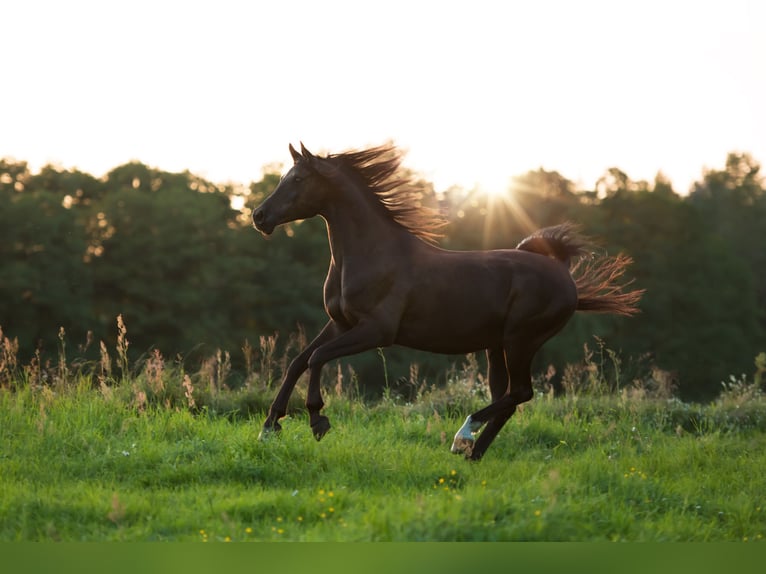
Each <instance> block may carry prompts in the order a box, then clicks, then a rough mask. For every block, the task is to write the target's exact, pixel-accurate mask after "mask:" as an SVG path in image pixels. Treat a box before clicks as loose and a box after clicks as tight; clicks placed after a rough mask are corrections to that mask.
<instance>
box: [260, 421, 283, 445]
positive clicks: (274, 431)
mask: <svg viewBox="0 0 766 574" xmlns="http://www.w3.org/2000/svg"><path fill="white" fill-rule="evenodd" d="M281 430H282V425H280V424H279V423H274V424H273V425H268V424H264V425H263V428H262V429H261V432H260V433H259V434H258V440H260V441H267V440H271V439H272V438H275V437H276V436H278V435H279V431H281Z"/></svg>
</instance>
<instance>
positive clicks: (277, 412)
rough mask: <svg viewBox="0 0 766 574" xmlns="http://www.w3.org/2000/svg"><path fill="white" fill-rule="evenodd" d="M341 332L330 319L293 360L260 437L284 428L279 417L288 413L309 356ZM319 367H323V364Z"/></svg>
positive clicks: (270, 408) (317, 374) (306, 366)
mask: <svg viewBox="0 0 766 574" xmlns="http://www.w3.org/2000/svg"><path fill="white" fill-rule="evenodd" d="M340 332H342V329H341V327H340V326H339V325H338V324H337V323H336V322H335V321H332V320H331V321H329V322H328V323H327V324H326V325H325V326H324V328H323V329H322V331H321V332H320V333H319V335H317V336H316V338H315V339H314V340H313V341H311V343H309V344H308V346H307V347H306V348H305V349H303V351H301V353H300V354H299V355H298V356H297V357H295V359H293V360H292V362H291V363H290V366H289V367H288V368H287V373H286V374H285V378H284V380H283V381H282V386H281V387H280V388H279V392H278V393H277V396H276V398H275V399H274V402H273V403H271V407H269V414H268V415H267V417H266V421H265V422H264V423H263V430H262V431H261V434H260V437H259V438H265V437H267V436H269V435H270V434H272V433H274V432H278V431H280V430H282V426H281V425H280V424H279V419H281V418H282V417H283V416H285V414H287V403H288V401H289V400H290V396H291V395H292V393H293V390H294V389H295V385H296V383H297V382H298V379H299V378H300V376H301V375H302V374H303V373H304V372H306V369H307V368H308V363H309V357H311V355H312V354H313V353H314V351H315V350H316V349H317V348H319V347H320V346H321V345H323V344H324V343H325V342H327V341H329V340H331V339H333V338H334V337H336V336H337V334H338V333H340ZM319 368H320V369H321V366H320V367H319ZM315 370H316V371H317V372H316V375H315V376H316V378H317V380H318V379H319V369H313V368H312V370H311V372H312V377H313V376H314V371H315ZM320 400H321V397H320ZM320 408H321V407H320Z"/></svg>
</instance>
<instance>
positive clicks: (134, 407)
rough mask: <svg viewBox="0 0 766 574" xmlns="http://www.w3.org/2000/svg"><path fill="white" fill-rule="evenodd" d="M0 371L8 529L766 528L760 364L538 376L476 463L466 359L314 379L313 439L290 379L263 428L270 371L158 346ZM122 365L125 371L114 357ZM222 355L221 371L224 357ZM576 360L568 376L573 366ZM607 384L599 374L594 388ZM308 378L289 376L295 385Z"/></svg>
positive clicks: (433, 536)
mask: <svg viewBox="0 0 766 574" xmlns="http://www.w3.org/2000/svg"><path fill="white" fill-rule="evenodd" d="M5 351H6V353H5V355H4V356H5V359H6V362H5V363H4V370H3V369H0V371H1V372H0V374H3V375H4V378H2V377H0V384H1V386H0V541H199V542H245V541H495V540H497V541H589V542H592V541H744V542H760V541H763V536H764V535H766V479H765V478H764V473H763V468H764V467H766V399H765V398H764V396H763V393H762V391H761V388H760V387H761V380H760V379H761V375H762V366H763V365H762V363H763V362H764V361H763V357H759V360H760V363H758V364H759V366H758V370H757V372H756V375H755V377H753V378H750V377H741V378H738V379H735V378H732V379H731V380H730V381H728V382H727V383H726V384H725V385H723V386H722V390H721V394H720V396H719V397H718V399H717V400H715V401H713V402H711V403H708V404H692V403H684V402H682V401H680V400H679V399H677V398H674V397H673V396H672V393H671V394H669V393H668V389H664V390H663V389H661V388H660V387H658V386H656V385H651V384H648V383H647V384H645V385H641V384H637V383H636V382H635V381H634V382H632V383H630V384H626V385H625V386H623V387H622V388H616V389H615V388H606V383H605V382H604V380H605V379H604V380H602V374H603V373H602V367H601V366H598V365H594V364H593V362H590V363H588V362H586V363H585V364H583V365H581V366H580V367H579V370H576V372H574V371H571V370H570V371H569V378H570V381H574V380H579V381H580V383H581V384H580V385H579V386H576V385H570V386H569V387H568V388H567V389H566V392H564V393H559V394H558V395H557V396H554V395H553V393H552V392H549V391H546V390H545V388H544V387H543V386H540V387H539V389H538V396H537V397H536V398H535V399H534V400H533V401H532V402H531V403H528V404H527V405H524V406H523V407H521V408H520V409H519V411H518V412H517V414H516V415H515V416H514V417H513V418H512V419H511V421H510V422H509V423H508V425H507V426H506V427H505V428H504V430H503V432H502V433H501V434H500V436H499V437H498V439H497V440H496V441H495V443H494V444H493V446H492V448H491V449H490V450H489V451H488V453H487V455H486V456H485V458H484V459H483V460H482V461H481V462H478V463H473V462H469V461H466V460H464V459H463V458H462V457H458V456H455V455H453V454H451V453H450V452H449V446H450V444H451V441H452V435H453V434H454V432H455V431H456V429H457V428H458V427H459V426H460V424H461V423H462V420H463V418H464V416H465V414H466V413H468V412H470V410H471V409H473V408H475V407H477V406H480V405H483V404H485V402H486V397H485V395H484V389H483V387H482V385H481V380H480V379H481V377H480V375H478V374H477V373H476V372H473V371H475V365H474V366H471V365H470V364H468V365H467V367H466V368H464V369H462V370H460V369H458V370H456V371H455V372H454V373H453V375H454V376H452V377H451V378H450V379H449V380H448V381H447V383H446V385H443V386H439V387H435V386H428V385H425V384H423V385H421V386H420V387H419V388H418V389H416V390H417V392H416V393H414V395H413V396H412V397H409V398H407V399H405V398H403V397H402V396H399V395H398V394H396V393H394V392H389V391H386V392H384V393H383V396H382V397H380V398H378V399H377V400H372V401H371V400H369V399H367V400H364V399H362V398H361V397H359V396H358V393H355V392H354V388H353V387H352V385H350V384H347V385H346V386H344V384H345V381H343V380H341V379H340V378H339V379H338V381H336V382H335V383H332V382H329V383H327V384H325V400H326V403H327V406H326V407H325V413H326V414H327V415H328V416H329V417H330V420H331V422H332V424H333V428H332V430H331V431H330V432H329V434H328V435H327V436H326V437H325V438H324V439H323V440H322V442H319V443H318V442H316V441H315V440H314V438H313V436H312V434H311V431H310V428H309V426H308V420H307V419H308V417H307V415H306V413H305V412H304V411H303V410H302V407H301V399H300V396H296V398H295V400H294V401H293V403H291V404H292V409H291V414H290V415H289V416H288V417H287V418H286V419H285V420H284V421H283V427H284V430H283V432H282V433H281V435H280V436H278V437H274V438H271V439H269V440H266V441H259V440H258V433H259V430H260V425H261V423H262V421H263V418H264V416H265V410H266V408H267V406H268V403H269V401H270V399H271V398H272V396H273V393H274V384H273V383H271V382H269V381H261V380H259V378H258V374H257V373H254V374H252V376H251V378H249V379H245V380H243V381H241V382H240V383H241V384H239V385H236V386H235V385H233V384H232V388H228V387H227V386H226V385H225V384H223V382H222V381H223V380H224V379H222V378H220V375H226V373H225V372H221V367H222V366H225V365H226V360H227V357H225V356H224V357H223V358H222V357H221V355H220V354H219V355H218V357H217V363H216V365H217V366H218V369H217V370H216V369H211V368H209V366H208V368H207V369H206V370H203V371H200V372H199V373H194V374H190V373H187V372H184V370H183V368H182V367H181V366H179V365H173V364H171V363H170V362H168V361H165V360H163V359H162V357H161V356H160V355H159V353H155V354H154V355H152V356H150V357H148V358H147V359H145V360H144V361H143V362H142V363H141V364H140V365H137V366H132V367H130V368H129V366H128V364H127V361H126V360H125V361H124V362H121V361H122V360H123V359H124V356H123V355H121V354H120V353H119V349H118V353H117V355H116V356H115V357H114V359H113V364H112V363H108V364H105V363H104V360H105V359H109V355H108V354H106V355H103V356H102V363H101V364H100V365H97V366H90V367H88V368H84V367H82V366H80V367H79V368H78V367H76V366H75V365H70V364H69V363H67V362H66V361H65V359H62V360H61V361H60V362H59V364H57V365H52V366H50V365H49V367H50V369H49V370H48V371H47V374H46V372H45V371H44V370H43V369H41V368H39V365H37V366H35V365H34V364H32V365H31V366H27V367H24V368H21V367H18V365H12V364H11V363H10V362H9V357H12V352H11V351H12V350H9V348H8V341H7V339H6V349H5ZM120 366H122V367H124V369H120V368H119V367H120ZM224 371H225V369H224ZM573 373H574V374H573ZM599 385H600V386H599ZM303 389H304V387H303V384H299V386H298V392H297V393H296V395H300V393H301V392H302V391H303Z"/></svg>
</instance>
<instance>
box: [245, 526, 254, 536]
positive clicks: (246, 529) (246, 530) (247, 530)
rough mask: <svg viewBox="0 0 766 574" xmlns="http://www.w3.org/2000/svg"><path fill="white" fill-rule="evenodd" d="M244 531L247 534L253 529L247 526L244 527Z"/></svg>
mask: <svg viewBox="0 0 766 574" xmlns="http://www.w3.org/2000/svg"><path fill="white" fill-rule="evenodd" d="M245 532H246V533H247V534H252V533H253V529H252V528H250V527H249V526H248V527H247V528H245Z"/></svg>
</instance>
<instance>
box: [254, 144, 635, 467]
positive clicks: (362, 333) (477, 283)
mask: <svg viewBox="0 0 766 574" xmlns="http://www.w3.org/2000/svg"><path fill="white" fill-rule="evenodd" d="M289 151H290V154H291V156H292V159H293V162H294V163H293V166H292V167H291V168H290V169H289V170H288V171H287V173H285V174H284V176H283V177H282V178H281V179H280V181H279V183H278V185H277V186H276V188H275V189H274V191H273V192H272V193H271V194H270V195H269V196H268V197H267V198H266V199H265V200H264V201H263V202H262V203H261V205H260V206H258V207H257V208H256V209H255V210H254V211H253V216H252V217H253V225H254V227H255V228H256V229H257V230H258V231H260V232H261V233H262V234H263V235H264V236H268V235H270V234H271V233H273V231H274V229H275V228H276V227H277V226H278V225H281V224H285V223H288V222H292V221H296V220H302V219H308V218H311V217H315V216H319V217H321V218H322V219H324V221H325V223H326V227H327V235H328V240H329V244H330V267H329V270H328V272H327V278H326V280H325V282H324V307H325V311H326V312H327V315H328V317H329V320H328V321H327V324H326V325H325V326H324V328H322V329H321V331H320V332H319V334H318V335H317V336H316V338H314V339H313V340H312V341H311V342H310V343H309V344H308V345H307V346H306V348H305V349H303V350H302V351H301V352H300V353H299V354H298V355H297V356H296V357H295V358H294V359H293V360H292V362H291V363H290V365H289V367H288V369H287V371H286V373H285V376H284V379H283V381H282V385H281V387H280V389H279V391H278V393H277V395H276V397H275V399H274V401H273V403H272V404H271V406H270V408H269V411H268V415H267V417H266V420H265V422H264V424H263V429H262V431H261V434H260V437H261V438H265V437H268V436H269V435H271V434H273V433H276V432H278V431H279V430H281V426H280V423H279V419H280V418H282V417H284V416H285V414H286V410H287V404H288V400H289V398H290V395H291V394H292V392H293V389H294V388H295V385H296V383H297V381H298V378H299V377H300V376H301V375H302V374H303V373H304V372H305V371H306V370H308V371H309V382H308V390H307V396H306V408H307V410H308V413H309V424H310V426H311V429H312V432H313V435H314V437H315V438H316V439H317V440H321V439H322V437H324V436H325V434H326V433H327V431H328V430H329V429H330V422H329V419H328V418H327V417H326V416H325V415H323V414H321V410H322V408H323V407H324V402H323V400H322V394H321V390H320V372H321V369H322V366H323V365H325V364H326V363H327V362H329V361H332V360H335V359H338V358H340V357H344V356H349V355H353V354H356V353H360V352H363V351H367V350H370V349H375V348H381V347H388V346H390V345H400V346H405V347H409V348H413V349H419V350H423V351H430V352H434V353H445V354H467V353H473V352H481V351H485V352H486V354H487V358H488V371H489V376H488V380H489V390H490V396H491V403H490V404H489V406H487V407H485V408H483V409H481V410H478V411H476V412H474V413H471V414H470V415H468V417H467V418H466V419H465V423H464V424H463V426H462V427H461V428H460V429H459V430H458V431H457V433H456V434H455V438H454V441H453V443H452V447H451V451H452V452H453V453H456V454H461V453H462V454H463V455H464V456H465V457H466V458H469V459H472V460H478V459H480V458H481V457H482V456H483V455H484V453H485V452H486V450H487V448H488V447H489V445H490V443H491V442H492V441H493V440H494V438H495V437H496V436H497V434H498V432H499V431H500V430H501V429H502V427H503V425H504V424H505V423H506V421H507V420H508V419H509V418H510V417H511V416H512V415H513V414H514V412H515V411H516V407H517V406H518V405H520V404H522V403H524V402H526V401H529V400H530V399H532V397H533V390H532V379H531V364H532V359H533V357H534V356H535V353H536V352H537V351H538V349H540V347H541V346H542V345H543V343H545V342H546V341H547V340H549V339H550V338H551V337H553V336H554V335H555V334H556V333H558V332H559V331H560V330H561V328H562V327H563V326H564V325H565V324H566V323H567V321H568V320H569V319H570V318H571V317H572V315H573V314H574V313H575V311H577V310H580V311H589V312H603V313H615V314H619V315H626V316H630V315H633V314H634V313H636V312H637V310H638V309H637V304H638V302H639V300H640V298H641V295H642V291H639V290H630V291H627V290H625V288H626V286H627V284H625V285H621V284H619V283H618V279H619V278H620V277H621V276H622V275H623V273H624V272H625V270H626V267H627V266H628V265H629V264H630V263H631V262H632V261H631V259H630V258H629V257H627V256H624V255H619V256H617V257H609V256H607V255H602V256H599V257H596V258H593V257H591V258H590V259H588V258H587V257H584V256H585V255H586V254H587V251H586V248H587V247H588V245H589V243H588V241H587V239H586V238H585V237H583V236H581V234H580V233H579V230H578V227H577V226H575V225H573V224H571V223H562V224H560V225H557V226H553V227H549V228H545V229H541V230H539V231H537V232H535V233H533V234H532V235H530V236H529V237H527V238H526V239H524V240H522V241H521V242H520V243H519V244H518V245H517V246H516V248H515V249H498V250H485V251H454V250H446V249H442V248H440V247H439V246H438V245H437V239H438V237H439V236H440V230H441V228H442V226H443V225H444V224H445V221H444V218H443V217H441V216H440V215H439V213H438V212H437V211H436V210H434V209H431V208H428V207H425V206H423V205H422V204H421V198H420V197H419V194H418V193H417V192H416V191H417V190H416V188H415V187H414V186H413V184H412V182H411V179H410V178H408V177H407V176H406V175H404V173H403V170H402V169H400V163H401V159H402V154H401V153H400V151H399V150H398V149H397V148H396V147H395V146H394V145H393V144H390V143H389V144H383V145H380V146H376V147H372V148H368V149H362V150H352V151H348V152H344V153H339V154H329V155H326V156H324V157H322V156H319V155H314V154H312V153H311V152H310V151H309V150H308V149H306V147H305V146H304V145H303V143H302V142H301V144H300V151H297V150H296V149H295V148H294V147H293V146H292V144H290V145H289ZM573 259H577V260H578V264H577V265H575V267H574V268H573V269H571V271H570V264H571V261H572V260H573ZM583 261H585V263H584V264H582V262H583ZM485 425H486V426H485ZM482 427H484V429H483V431H482V432H481V434H478V437H477V433H478V431H479V430H480V429H481V428H482Z"/></svg>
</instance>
